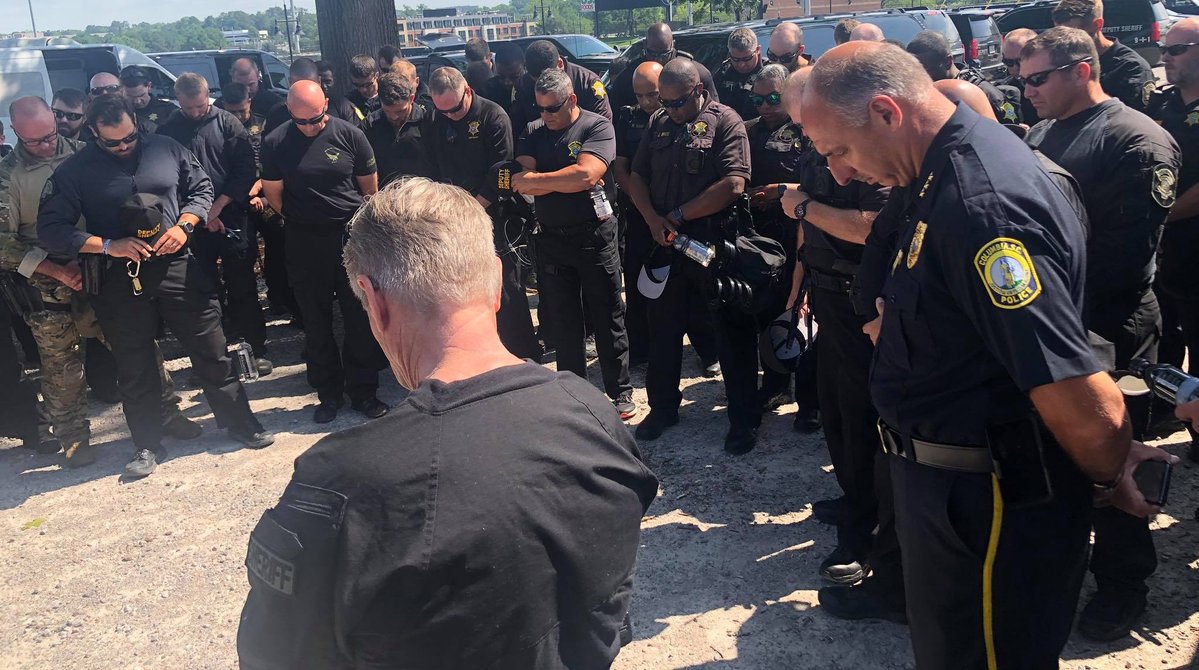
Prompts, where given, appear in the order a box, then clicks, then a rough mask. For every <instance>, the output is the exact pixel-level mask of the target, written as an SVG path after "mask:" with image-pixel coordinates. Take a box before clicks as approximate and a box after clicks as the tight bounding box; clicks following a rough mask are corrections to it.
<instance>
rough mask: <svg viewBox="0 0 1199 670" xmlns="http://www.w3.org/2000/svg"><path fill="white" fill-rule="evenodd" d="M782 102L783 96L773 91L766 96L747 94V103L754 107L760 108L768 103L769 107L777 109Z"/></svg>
mask: <svg viewBox="0 0 1199 670" xmlns="http://www.w3.org/2000/svg"><path fill="white" fill-rule="evenodd" d="M782 102H783V94H782V93H779V92H778V91H775V92H773V93H770V94H767V95H758V94H757V93H750V94H749V103H750V104H751V105H753V106H754V107H761V106H762V105H764V104H767V103H769V104H770V106H771V107H778V106H779V105H780V104H782Z"/></svg>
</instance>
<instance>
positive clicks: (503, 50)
mask: <svg viewBox="0 0 1199 670" xmlns="http://www.w3.org/2000/svg"><path fill="white" fill-rule="evenodd" d="M495 64H496V65H524V64H525V52H524V50H522V49H521V48H520V47H519V46H517V45H515V44H501V45H500V47H499V48H498V49H496V52H495Z"/></svg>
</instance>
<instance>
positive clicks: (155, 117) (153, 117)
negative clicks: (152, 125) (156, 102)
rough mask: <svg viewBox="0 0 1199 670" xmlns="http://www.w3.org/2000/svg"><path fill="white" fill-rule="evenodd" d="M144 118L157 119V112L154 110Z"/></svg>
mask: <svg viewBox="0 0 1199 670" xmlns="http://www.w3.org/2000/svg"><path fill="white" fill-rule="evenodd" d="M146 118H148V119H150V120H151V121H158V112H154V113H152V114H150V116H147V117H146Z"/></svg>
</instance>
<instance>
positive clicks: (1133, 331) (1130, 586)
mask: <svg viewBox="0 0 1199 670" xmlns="http://www.w3.org/2000/svg"><path fill="white" fill-rule="evenodd" d="M1090 321H1091V323H1090V329H1091V330H1092V331H1094V332H1095V333H1097V334H1098V335H1100V336H1102V337H1103V338H1104V339H1106V340H1108V341H1110V342H1112V343H1113V344H1115V345H1116V368H1117V369H1125V368H1126V367H1127V365H1128V362H1129V361H1130V360H1132V359H1133V358H1145V359H1147V360H1149V361H1150V362H1156V361H1157V345H1158V342H1159V340H1160V338H1161V312H1160V310H1159V307H1158V303H1157V297H1156V295H1155V294H1154V293H1153V291H1148V292H1147V293H1146V294H1145V295H1144V296H1141V297H1140V298H1139V299H1132V300H1104V301H1101V302H1100V301H1096V308H1095V311H1094V312H1093V313H1092V314H1091V315H1090ZM1151 401H1152V398H1151V397H1150V396H1144V397H1140V398H1126V399H1125V404H1127V405H1128V413H1129V415H1130V417H1131V419H1132V426H1133V437H1134V438H1135V439H1141V438H1142V437H1144V431H1145V429H1146V427H1147V424H1148V422H1149V406H1150V402H1151ZM1094 524H1095V548H1094V550H1093V553H1092V555H1091V572H1092V573H1093V574H1094V575H1095V582H1096V584H1097V586H1098V587H1099V588H1100V589H1101V590H1109V589H1110V590H1112V591H1116V592H1124V593H1130V594H1144V593H1147V592H1148V591H1149V587H1148V586H1147V585H1146V584H1145V580H1147V579H1148V578H1149V576H1150V575H1152V574H1153V572H1154V571H1155V570H1157V551H1156V550H1155V549H1154V546H1153V536H1152V535H1151V534H1150V532H1149V519H1148V518H1144V519H1139V518H1137V517H1135V516H1132V515H1131V514H1128V513H1127V512H1123V511H1121V510H1118V509H1116V508H1115V507H1100V508H1096V509H1095V510H1094Z"/></svg>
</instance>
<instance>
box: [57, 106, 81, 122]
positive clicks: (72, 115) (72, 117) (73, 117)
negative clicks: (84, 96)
mask: <svg viewBox="0 0 1199 670" xmlns="http://www.w3.org/2000/svg"><path fill="white" fill-rule="evenodd" d="M54 118H56V119H58V120H59V121H62V120H63V119H66V120H68V121H71V122H74V121H78V120H79V119H82V118H83V114H81V113H80V112H68V111H66V110H65V109H55V110H54Z"/></svg>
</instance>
